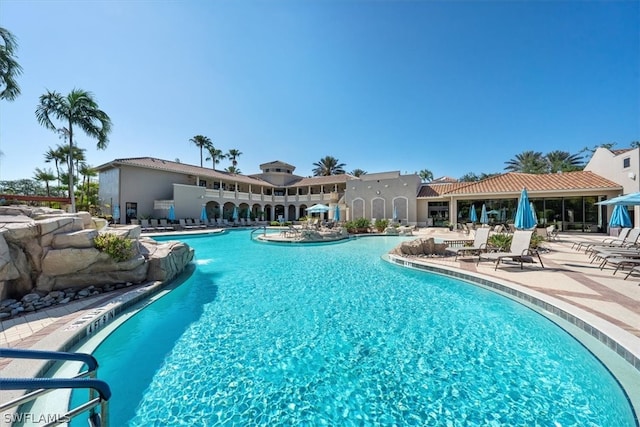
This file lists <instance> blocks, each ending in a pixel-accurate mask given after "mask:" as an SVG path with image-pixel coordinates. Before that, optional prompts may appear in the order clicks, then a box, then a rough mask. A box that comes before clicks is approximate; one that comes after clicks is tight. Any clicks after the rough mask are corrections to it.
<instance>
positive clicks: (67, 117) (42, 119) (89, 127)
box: [36, 89, 111, 213]
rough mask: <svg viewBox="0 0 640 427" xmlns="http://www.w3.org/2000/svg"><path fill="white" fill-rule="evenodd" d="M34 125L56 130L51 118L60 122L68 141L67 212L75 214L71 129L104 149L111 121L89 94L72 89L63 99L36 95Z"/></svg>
mask: <svg viewBox="0 0 640 427" xmlns="http://www.w3.org/2000/svg"><path fill="white" fill-rule="evenodd" d="M36 118H37V119H38V122H39V123H40V124H41V125H42V126H44V127H45V128H47V129H51V130H54V131H56V132H57V131H58V128H57V127H56V126H55V125H54V124H53V121H52V120H51V119H52V118H54V119H57V120H60V121H62V122H64V124H65V125H66V126H65V128H66V132H67V133H68V135H67V136H68V138H69V161H68V165H69V197H70V198H71V212H72V213H75V211H76V200H75V194H74V191H73V158H71V155H72V154H73V152H74V146H73V136H74V134H73V126H74V125H75V126H78V127H79V128H80V129H82V130H83V131H84V133H86V134H87V135H88V136H90V137H93V138H96V139H97V140H98V144H97V148H98V149H99V150H104V149H106V148H107V144H108V143H109V132H111V119H110V118H109V116H108V115H107V113H105V112H104V111H102V110H101V109H99V108H98V103H97V102H96V101H95V99H94V97H93V94H92V93H91V92H87V91H84V90H81V89H73V90H72V91H71V92H70V93H69V94H68V95H67V96H66V97H65V96H62V95H61V94H60V93H58V92H51V91H47V93H46V94H44V95H41V96H40V104H39V105H38V108H37V109H36Z"/></svg>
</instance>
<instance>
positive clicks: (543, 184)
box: [418, 171, 622, 197]
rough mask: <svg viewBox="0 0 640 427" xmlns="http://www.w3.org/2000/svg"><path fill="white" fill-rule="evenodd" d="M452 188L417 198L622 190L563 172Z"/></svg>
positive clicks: (504, 176)
mask: <svg viewBox="0 0 640 427" xmlns="http://www.w3.org/2000/svg"><path fill="white" fill-rule="evenodd" d="M458 184H462V185H453V186H452V187H451V188H448V189H444V188H440V185H446V184H434V185H429V184H426V185H425V186H426V187H435V188H432V189H425V186H423V187H422V188H421V189H420V192H419V193H418V197H438V196H447V195H472V194H504V193H513V194H517V193H519V192H520V191H522V189H523V188H526V189H527V191H529V192H537V191H539V192H542V191H579V190H583V191H584V190H598V189H603V190H621V189H622V186H621V185H619V184H617V183H615V182H613V181H610V180H608V179H606V178H603V177H601V176H600V175H597V174H595V173H593V172H590V171H577V172H564V173H554V174H529V173H517V172H509V173H505V174H501V175H495V176H492V177H489V178H487V179H484V180H482V181H477V182H466V183H458Z"/></svg>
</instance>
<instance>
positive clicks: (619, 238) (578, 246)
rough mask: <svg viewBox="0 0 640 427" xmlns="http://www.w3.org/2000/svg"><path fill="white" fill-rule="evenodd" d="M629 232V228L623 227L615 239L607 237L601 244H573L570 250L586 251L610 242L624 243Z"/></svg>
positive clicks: (585, 242)
mask: <svg viewBox="0 0 640 427" xmlns="http://www.w3.org/2000/svg"><path fill="white" fill-rule="evenodd" d="M630 232H631V228H630V227H625V228H622V229H620V232H619V233H618V236H616V237H607V238H605V239H603V240H602V241H601V242H598V243H594V242H593V241H580V242H574V243H573V245H571V249H575V250H577V251H579V250H582V249H585V250H587V249H588V248H589V247H590V246H595V245H600V246H602V245H609V244H610V243H611V242H624V241H625V240H626V238H627V236H628V235H629V233H630Z"/></svg>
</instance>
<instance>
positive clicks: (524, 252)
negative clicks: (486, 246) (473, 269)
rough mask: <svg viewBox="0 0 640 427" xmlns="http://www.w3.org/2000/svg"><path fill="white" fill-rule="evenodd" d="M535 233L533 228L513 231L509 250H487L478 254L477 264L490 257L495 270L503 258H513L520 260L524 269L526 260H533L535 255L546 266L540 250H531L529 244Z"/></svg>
mask: <svg viewBox="0 0 640 427" xmlns="http://www.w3.org/2000/svg"><path fill="white" fill-rule="evenodd" d="M532 235H533V230H516V231H514V232H513V238H512V240H511V246H510V247H509V251H508V252H487V253H482V252H480V253H479V254H478V262H477V263H476V265H478V264H480V261H481V260H482V259H488V260H491V261H494V262H495V263H496V266H495V268H494V270H497V269H498V264H500V261H502V260H503V259H507V258H509V259H511V260H513V261H519V262H520V269H521V270H522V269H523V263H524V262H525V261H527V262H529V260H531V262H533V255H536V256H537V257H538V261H540V265H541V266H542V268H544V264H543V263H542V259H541V258H540V254H539V253H538V251H535V250H531V248H530V247H529V245H530V244H531V236H532Z"/></svg>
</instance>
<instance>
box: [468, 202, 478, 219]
mask: <svg viewBox="0 0 640 427" xmlns="http://www.w3.org/2000/svg"><path fill="white" fill-rule="evenodd" d="M469 219H470V220H471V222H478V214H477V213H476V206H475V205H471V210H470V211H469Z"/></svg>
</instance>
